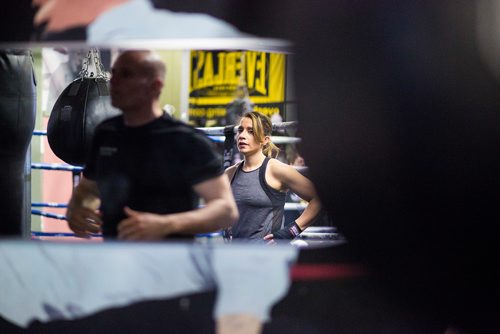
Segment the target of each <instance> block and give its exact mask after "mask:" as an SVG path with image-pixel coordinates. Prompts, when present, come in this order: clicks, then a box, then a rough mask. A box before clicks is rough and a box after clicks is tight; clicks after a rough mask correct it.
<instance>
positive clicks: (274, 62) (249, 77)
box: [189, 51, 286, 126]
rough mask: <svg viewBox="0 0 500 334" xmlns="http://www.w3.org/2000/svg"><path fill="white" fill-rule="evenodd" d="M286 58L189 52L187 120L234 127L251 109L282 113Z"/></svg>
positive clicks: (276, 54)
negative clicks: (189, 71)
mask: <svg viewBox="0 0 500 334" xmlns="http://www.w3.org/2000/svg"><path fill="white" fill-rule="evenodd" d="M285 65H286V55H284V54H278V53H269V52H259V51H192V52H191V73H190V75H191V78H190V85H189V119H190V121H192V123H194V124H195V125H199V126H211V125H226V124H233V122H234V119H235V118H234V115H233V114H237V115H239V114H241V113H242V112H244V111H246V110H248V109H253V110H258V111H260V112H263V113H265V114H267V115H269V116H271V115H273V114H279V115H283V114H284V105H285V103H284V102H285V79H286V78H285Z"/></svg>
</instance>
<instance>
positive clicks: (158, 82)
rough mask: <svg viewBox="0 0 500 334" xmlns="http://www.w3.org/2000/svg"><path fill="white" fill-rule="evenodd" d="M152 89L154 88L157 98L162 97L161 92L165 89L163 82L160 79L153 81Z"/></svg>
mask: <svg viewBox="0 0 500 334" xmlns="http://www.w3.org/2000/svg"><path fill="white" fill-rule="evenodd" d="M152 88H153V91H154V92H155V94H156V95H157V96H160V94H161V90H162V89H163V81H161V80H160V79H155V80H153V82H152Z"/></svg>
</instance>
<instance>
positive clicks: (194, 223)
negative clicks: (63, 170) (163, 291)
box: [67, 51, 238, 240]
mask: <svg viewBox="0 0 500 334" xmlns="http://www.w3.org/2000/svg"><path fill="white" fill-rule="evenodd" d="M165 74H166V68H165V64H164V63H163V62H162V61H161V59H160V58H159V56H158V55H157V54H155V53H153V52H150V51H127V52H124V53H122V54H121V55H120V56H119V57H118V58H117V59H116V61H115V63H114V65H113V68H112V78H111V82H110V92H111V103H112V104H113V106H115V107H117V108H119V109H120V110H121V111H122V115H120V116H117V117H114V118H111V119H108V120H106V121H104V122H103V123H101V124H100V125H99V126H98V127H97V128H96V131H95V135H94V140H93V145H92V149H91V151H90V154H89V156H88V158H87V160H86V164H85V169H84V171H83V178H82V180H81V182H80V183H79V184H78V186H77V187H76V188H75V190H74V192H73V195H72V197H71V199H70V201H69V205H68V210H67V219H68V222H69V226H70V228H71V229H72V230H73V231H74V232H75V234H76V235H77V236H80V237H88V236H89V235H90V234H91V233H99V232H102V233H103V236H104V238H118V239H121V240H161V239H164V238H167V237H168V238H172V237H185V238H192V237H193V236H194V235H195V234H197V233H207V232H214V231H217V230H220V229H224V228H227V227H229V226H231V225H232V224H233V223H234V221H235V220H236V219H237V217H238V213H237V209H236V205H235V202H234V198H233V196H232V193H231V190H230V186H229V183H228V181H227V178H226V177H224V175H223V168H222V163H221V161H222V159H221V158H220V156H219V155H218V154H217V152H215V151H214V149H213V147H212V143H211V142H210V141H209V140H208V139H207V137H206V136H205V135H204V134H203V133H201V132H198V131H197V130H195V129H194V128H192V127H190V126H188V125H186V124H184V123H182V122H180V121H177V120H174V119H173V118H172V117H171V116H169V115H168V114H167V113H164V112H163V111H162V109H161V107H160V104H159V97H160V93H161V91H162V88H163V86H164V78H165ZM199 198H201V199H202V200H203V202H204V204H205V205H204V206H203V207H202V208H198V204H199Z"/></svg>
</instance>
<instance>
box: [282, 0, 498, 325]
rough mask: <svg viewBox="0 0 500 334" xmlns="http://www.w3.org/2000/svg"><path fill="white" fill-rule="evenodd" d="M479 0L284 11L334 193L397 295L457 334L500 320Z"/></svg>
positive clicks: (490, 101)
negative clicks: (454, 328)
mask: <svg viewBox="0 0 500 334" xmlns="http://www.w3.org/2000/svg"><path fill="white" fill-rule="evenodd" d="M477 4H478V2H472V1H471V2H469V1H467V2H459V3H457V2H451V1H444V2H435V1H422V2H418V3H414V2H397V1H382V2H366V1H338V2H335V3H330V2H328V3H327V2H326V1H317V2H309V1H296V2H294V6H290V7H289V8H287V10H286V11H283V13H281V14H280V20H281V22H284V24H285V25H286V26H287V29H288V31H287V33H286V34H287V35H286V36H284V37H289V38H291V39H292V40H293V41H294V42H295V43H296V46H297V48H296V56H295V67H296V78H297V80H296V94H297V96H298V98H299V108H300V111H299V116H300V117H299V121H300V125H301V127H300V129H299V131H300V135H301V136H302V137H303V139H304V141H303V145H302V152H303V155H304V158H305V160H306V161H307V162H308V163H307V164H308V166H309V167H310V170H311V177H312V179H313V181H314V183H315V184H316V186H317V187H318V192H319V194H320V197H321V200H322V203H323V204H324V205H325V206H326V208H327V209H328V210H329V211H330V212H331V213H332V216H333V217H335V224H336V226H337V227H338V228H339V230H340V232H341V233H343V234H344V235H345V236H346V238H347V240H348V241H349V243H350V245H351V246H352V249H353V251H354V252H356V253H357V254H358V256H359V258H360V259H361V260H362V261H363V263H365V264H367V265H368V266H369V267H370V268H371V269H372V270H373V271H374V273H375V274H376V276H377V278H378V282H379V285H378V286H379V287H380V288H382V289H385V291H386V293H387V298H390V299H392V300H393V303H395V304H396V305H399V306H400V309H401V310H406V311H407V312H408V313H409V314H418V315H420V316H421V317H422V323H423V324H425V323H426V322H427V323H429V324H431V323H435V321H438V322H441V323H442V325H443V326H444V327H443V332H444V328H446V327H445V326H446V324H447V323H455V324H457V327H458V328H465V329H467V330H468V331H469V332H471V333H472V332H481V333H493V332H495V331H496V330H498V328H499V324H498V317H497V316H496V315H498V311H499V293H498V290H499V285H498V282H499V277H500V275H499V266H498V260H497V255H496V254H499V253H500V252H499V248H500V246H499V243H498V242H497V241H496V239H497V237H498V235H500V234H499V224H498V222H499V210H498V203H500V198H499V197H500V192H499V189H500V184H499V183H500V182H499V180H500V178H499V176H498V173H499V171H500V159H499V156H498V148H499V144H500V141H499V135H500V131H499V129H500V94H499V92H500V84H499V81H498V78H497V77H495V76H494V74H493V73H492V72H491V71H490V68H489V67H488V64H486V63H485V62H484V61H483V60H484V59H483V55H482V54H480V53H479V52H478V48H477V45H478V39H479V37H478V35H477V30H478V29H477V23H478V21H477V20H478V18H479V17H480V15H478V12H477V8H478V7H477ZM486 4H487V3H486ZM492 10H493V9H492ZM280 31H282V30H280ZM353 326H354V327H353V330H354V329H355V326H356V324H353Z"/></svg>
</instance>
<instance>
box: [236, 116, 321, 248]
mask: <svg viewBox="0 0 500 334" xmlns="http://www.w3.org/2000/svg"><path fill="white" fill-rule="evenodd" d="M271 132H272V123H271V120H270V119H269V117H267V116H265V115H264V114H262V113H259V112H256V111H252V112H249V113H246V114H244V115H243V117H242V118H241V120H240V123H239V126H238V127H237V135H236V142H237V146H238V150H239V151H240V153H241V154H242V155H243V156H244V160H243V161H242V162H241V163H238V164H236V165H233V166H231V167H229V168H228V169H226V175H227V176H228V177H229V179H230V180H231V189H232V190H233V194H234V197H235V200H236V204H237V206H238V210H239V213H240V218H239V220H238V221H237V222H236V223H235V224H234V226H233V227H232V230H231V236H232V238H248V239H264V240H272V239H293V238H295V237H296V236H298V235H299V234H300V233H301V232H302V231H303V230H304V229H305V228H306V227H307V226H308V225H309V224H310V223H311V222H312V220H313V219H314V217H315V216H316V215H317V214H318V212H319V211H320V209H321V204H320V202H319V199H318V197H317V195H316V191H315V189H314V186H313V184H312V182H311V181H310V180H308V179H307V178H306V177H304V176H302V175H301V174H300V173H299V172H297V170H296V169H295V168H293V167H291V166H289V165H287V164H284V163H282V162H280V161H278V160H277V159H275V158H272V157H273V156H277V154H278V148H277V147H276V146H275V145H274V144H273V143H272V141H271ZM289 190H291V191H293V192H294V193H296V194H298V195H299V196H300V197H301V198H303V199H304V200H306V201H308V202H309V203H308V205H307V207H306V209H305V210H304V212H303V213H302V214H301V215H300V216H299V217H298V218H297V219H296V220H295V221H294V222H293V223H292V224H290V225H289V226H282V225H283V214H284V205H285V198H286V193H287V192H288V191H289Z"/></svg>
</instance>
